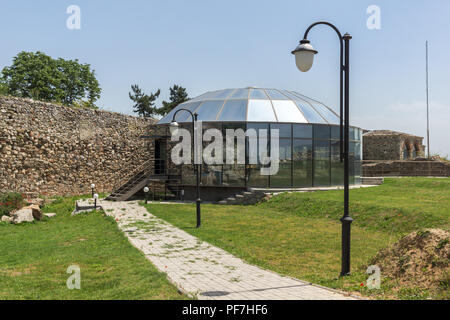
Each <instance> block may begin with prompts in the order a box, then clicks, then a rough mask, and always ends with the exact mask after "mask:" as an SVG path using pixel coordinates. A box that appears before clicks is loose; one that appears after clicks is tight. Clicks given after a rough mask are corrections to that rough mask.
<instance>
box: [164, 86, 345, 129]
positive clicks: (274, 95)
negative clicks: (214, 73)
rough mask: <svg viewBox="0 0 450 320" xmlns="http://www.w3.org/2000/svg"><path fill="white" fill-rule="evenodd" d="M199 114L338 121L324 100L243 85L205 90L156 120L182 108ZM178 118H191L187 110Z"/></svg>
mask: <svg viewBox="0 0 450 320" xmlns="http://www.w3.org/2000/svg"><path fill="white" fill-rule="evenodd" d="M181 108H184V109H188V110H190V111H192V112H193V113H194V112H196V113H197V114H198V120H201V121H205V122H206V121H208V122H231V121H232V122H281V123H282V122H294V123H323V124H339V117H338V115H337V114H336V113H334V112H333V111H332V110H331V109H330V108H328V107H327V106H325V105H324V104H323V103H321V102H318V101H316V100H313V99H311V98H308V97H305V96H304V95H302V94H300V93H297V92H294V91H288V90H277V89H263V88H254V87H251V88H242V89H224V90H217V91H210V92H206V93H204V94H202V95H200V96H198V97H196V98H193V99H191V100H188V101H186V102H184V103H182V104H179V105H178V106H177V107H176V108H175V109H173V110H172V111H170V112H169V113H168V114H167V115H166V116H164V117H163V118H162V119H161V120H159V122H158V124H163V123H170V122H171V121H172V117H173V114H174V113H175V112H176V111H177V110H179V109H181ZM176 121H177V122H190V121H192V118H191V117H190V115H189V114H188V113H187V112H183V111H180V112H179V113H178V114H177V116H176Z"/></svg>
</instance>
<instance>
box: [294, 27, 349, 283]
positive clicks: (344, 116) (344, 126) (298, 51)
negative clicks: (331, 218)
mask: <svg viewBox="0 0 450 320" xmlns="http://www.w3.org/2000/svg"><path fill="white" fill-rule="evenodd" d="M317 25H327V26H329V27H331V28H332V29H333V30H334V31H336V33H337V35H338V37H339V43H340V66H339V68H340V77H339V78H340V106H339V107H340V108H339V109H340V110H339V111H340V116H339V118H340V130H339V133H340V160H341V162H344V215H343V216H342V218H341V219H340V220H341V222H342V265H341V276H346V275H349V274H350V231H351V223H352V221H353V219H352V218H351V217H350V214H349V209H348V203H349V173H350V170H349V136H350V130H349V122H350V117H349V100H350V99H349V65H350V63H349V51H350V50H349V48H350V39H351V38H352V37H351V36H350V35H349V34H348V33H346V34H344V35H343V36H342V34H341V32H340V31H339V30H338V28H336V27H335V26H334V25H332V24H331V23H329V22H326V21H319V22H316V23H313V24H312V25H310V26H309V27H308V29H306V31H305V34H304V36H303V39H302V40H301V41H300V44H299V45H298V46H297V48H295V50H294V51H292V54H294V55H295V62H296V64H297V68H298V69H299V70H300V71H302V72H306V71H308V70H309V69H311V67H312V64H313V61H314V55H315V54H316V53H317V51H316V50H314V48H313V47H312V46H311V44H310V41H309V40H308V34H309V31H310V30H311V29H312V28H313V27H315V26H317Z"/></svg>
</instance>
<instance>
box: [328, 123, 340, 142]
mask: <svg viewBox="0 0 450 320" xmlns="http://www.w3.org/2000/svg"><path fill="white" fill-rule="evenodd" d="M330 128H331V139H335V140H339V139H340V127H339V126H330Z"/></svg>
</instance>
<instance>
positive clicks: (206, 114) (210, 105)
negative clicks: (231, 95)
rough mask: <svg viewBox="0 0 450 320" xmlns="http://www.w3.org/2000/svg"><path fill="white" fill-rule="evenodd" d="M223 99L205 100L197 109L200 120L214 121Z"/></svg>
mask: <svg viewBox="0 0 450 320" xmlns="http://www.w3.org/2000/svg"><path fill="white" fill-rule="evenodd" d="M223 102H224V101H223V100H212V101H205V102H204V103H203V104H202V105H201V106H200V107H199V109H198V110H197V113H198V120H202V121H213V120H216V117H217V113H218V112H219V111H220V109H221V108H222V106H223Z"/></svg>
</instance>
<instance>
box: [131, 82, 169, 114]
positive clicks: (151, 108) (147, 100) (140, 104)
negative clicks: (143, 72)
mask: <svg viewBox="0 0 450 320" xmlns="http://www.w3.org/2000/svg"><path fill="white" fill-rule="evenodd" d="M131 90H133V94H132V93H131V92H129V93H128V95H129V97H130V99H131V100H132V101H133V102H134V105H133V112H135V113H137V114H138V115H139V116H140V117H153V116H154V115H156V114H158V111H157V108H155V100H156V99H157V98H158V97H159V94H160V93H161V90H159V89H158V91H156V92H155V93H150V95H147V94H145V93H144V92H143V91H142V90H141V88H139V86H138V85H137V84H134V85H132V86H131Z"/></svg>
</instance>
